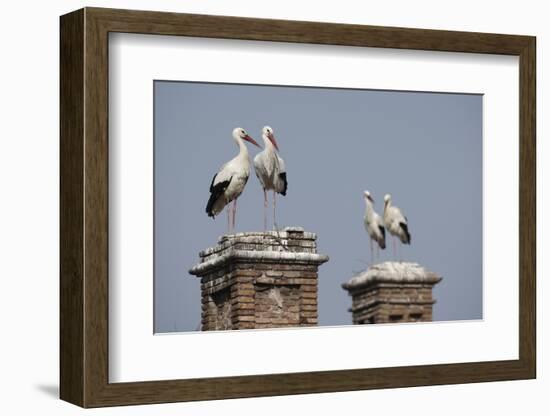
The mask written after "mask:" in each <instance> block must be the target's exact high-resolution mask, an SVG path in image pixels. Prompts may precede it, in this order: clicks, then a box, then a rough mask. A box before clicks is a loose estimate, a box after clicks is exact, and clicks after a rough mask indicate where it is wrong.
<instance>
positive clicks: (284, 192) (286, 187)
mask: <svg viewBox="0 0 550 416" xmlns="http://www.w3.org/2000/svg"><path fill="white" fill-rule="evenodd" d="M279 179H280V180H281V182H282V183H283V189H282V190H281V191H280V192H279V193H280V194H281V195H283V196H286V190H287V189H288V182H287V180H286V172H281V173H279Z"/></svg>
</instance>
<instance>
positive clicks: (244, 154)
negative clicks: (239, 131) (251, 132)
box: [234, 137, 248, 159]
mask: <svg viewBox="0 0 550 416" xmlns="http://www.w3.org/2000/svg"><path fill="white" fill-rule="evenodd" d="M234 139H235V142H237V146H239V156H240V157H242V158H245V159H248V148H247V147H246V144H245V143H244V140H243V139H241V138H240V137H235V138H234Z"/></svg>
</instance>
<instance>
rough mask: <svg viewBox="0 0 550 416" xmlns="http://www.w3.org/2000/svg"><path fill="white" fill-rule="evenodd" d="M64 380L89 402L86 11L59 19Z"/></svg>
mask: <svg viewBox="0 0 550 416" xmlns="http://www.w3.org/2000/svg"><path fill="white" fill-rule="evenodd" d="M60 29H61V36H60V41H61V44H60V49H61V50H60V97H59V102H60V115H61V119H60V149H61V153H60V184H59V185H60V297H59V298H60V340H59V341H60V342H59V345H60V357H59V358H60V377H59V378H60V386H59V394H60V397H61V398H62V399H63V400H67V401H69V402H71V403H75V404H78V405H80V406H82V405H84V392H83V386H84V383H83V377H84V373H85V371H86V370H85V367H84V361H83V356H82V350H83V348H84V314H83V305H84V287H83V277H84V273H83V256H84V245H83V244H84V228H83V222H84V211H83V209H82V208H83V206H82V202H83V200H84V182H83V173H84V158H83V153H82V149H83V139H84V76H83V74H84V12H83V11H82V10H79V11H77V12H74V13H72V14H70V15H68V16H65V17H64V18H63V19H61V22H60Z"/></svg>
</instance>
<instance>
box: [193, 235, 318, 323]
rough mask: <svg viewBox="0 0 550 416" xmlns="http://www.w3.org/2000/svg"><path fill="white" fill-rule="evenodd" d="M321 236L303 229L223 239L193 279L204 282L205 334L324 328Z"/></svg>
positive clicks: (209, 251) (195, 269)
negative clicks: (319, 295)
mask: <svg viewBox="0 0 550 416" xmlns="http://www.w3.org/2000/svg"><path fill="white" fill-rule="evenodd" d="M316 239H317V238H316V235H315V234H314V233H310V232H306V231H304V229H303V228H301V227H286V228H284V229H283V230H282V231H265V232H247V233H238V234H232V235H225V236H222V237H220V239H219V241H218V244H217V245H216V246H214V247H211V248H208V249H206V250H203V251H201V252H200V253H199V256H200V258H201V261H200V263H199V264H197V265H196V266H194V267H193V268H192V269H191V270H190V271H189V273H191V274H192V275H195V276H197V277H199V278H200V279H201V296H202V314H201V329H202V330H203V331H212V330H229V329H256V328H281V327H295V326H312V325H317V323H318V313H317V278H318V268H319V266H320V265H321V264H323V263H325V262H326V261H328V256H326V255H322V254H318V253H317V244H316Z"/></svg>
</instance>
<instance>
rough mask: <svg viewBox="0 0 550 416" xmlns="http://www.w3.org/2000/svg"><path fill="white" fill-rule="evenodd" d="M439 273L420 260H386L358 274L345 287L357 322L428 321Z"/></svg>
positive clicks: (430, 318)
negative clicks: (433, 290)
mask: <svg viewBox="0 0 550 416" xmlns="http://www.w3.org/2000/svg"><path fill="white" fill-rule="evenodd" d="M441 279H442V278H441V277H440V276H438V275H437V274H435V273H433V272H430V271H428V270H426V269H425V268H424V267H422V266H420V265H419V264H418V263H404V262H384V263H380V264H375V265H373V266H371V267H369V268H368V269H367V270H365V271H363V272H361V273H359V274H357V275H356V276H354V277H353V278H352V279H351V280H349V281H348V282H347V283H344V284H342V287H343V288H344V289H345V290H347V291H348V292H349V295H350V296H351V297H352V306H351V309H349V311H350V312H351V313H352V319H353V323H354V324H378V323H390V322H429V321H431V320H432V307H433V304H434V303H435V302H436V301H435V300H434V299H433V297H432V289H433V287H434V285H436V284H437V283H439V282H440V281H441Z"/></svg>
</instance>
